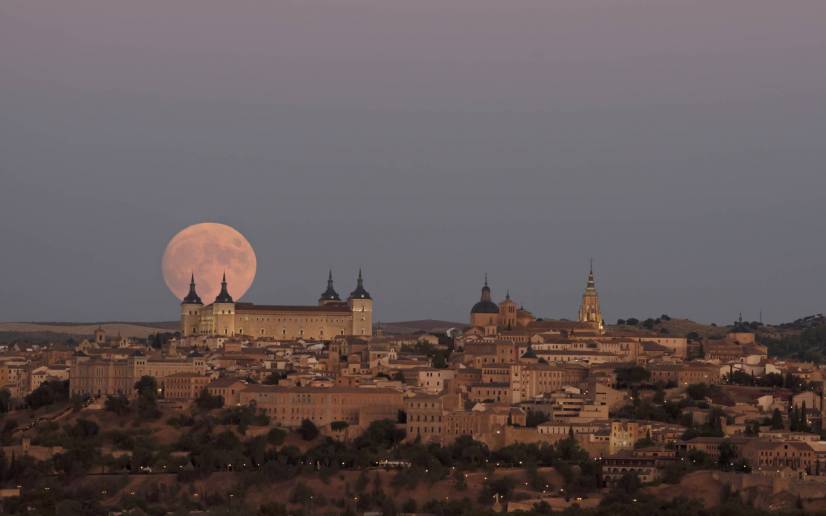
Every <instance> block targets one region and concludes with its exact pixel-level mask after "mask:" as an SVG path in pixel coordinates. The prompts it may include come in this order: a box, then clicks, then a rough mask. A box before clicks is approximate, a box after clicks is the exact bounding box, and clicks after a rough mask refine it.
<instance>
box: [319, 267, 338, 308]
mask: <svg viewBox="0 0 826 516" xmlns="http://www.w3.org/2000/svg"><path fill="white" fill-rule="evenodd" d="M319 301H341V298H340V297H339V296H338V292H336V289H334V288H333V270H332V269H330V274H329V275H328V276H327V290H325V291H324V292H322V293H321V297H320V298H319Z"/></svg>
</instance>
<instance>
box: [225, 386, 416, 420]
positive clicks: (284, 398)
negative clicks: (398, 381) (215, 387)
mask: <svg viewBox="0 0 826 516" xmlns="http://www.w3.org/2000/svg"><path fill="white" fill-rule="evenodd" d="M240 403H241V404H242V405H249V404H255V406H256V407H258V408H259V409H262V410H263V411H264V412H265V413H266V414H267V415H268V416H269V417H270V420H271V422H272V423H273V424H275V425H279V426H284V427H287V428H297V427H298V426H300V425H301V422H302V421H304V420H305V419H308V420H310V421H312V422H313V423H315V424H316V426H326V425H329V424H330V423H332V422H334V421H344V422H346V423H349V424H350V426H357V427H362V428H364V427H367V426H368V425H369V424H370V423H372V422H373V421H377V420H380V419H392V420H393V421H395V420H396V419H397V418H398V414H399V411H400V410H402V409H403V408H404V404H403V402H402V393H401V392H400V391H397V390H393V389H380V388H367V387H364V388H362V387H330V388H323V387H280V386H274V385H249V386H247V387H246V388H245V389H243V390H242V391H241V392H240Z"/></svg>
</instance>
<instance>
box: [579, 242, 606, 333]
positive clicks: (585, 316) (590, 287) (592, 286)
mask: <svg viewBox="0 0 826 516" xmlns="http://www.w3.org/2000/svg"><path fill="white" fill-rule="evenodd" d="M578 320H579V322H585V323H590V324H593V325H594V326H596V328H597V329H599V330H602V329H603V328H604V322H603V320H602V311H601V310H600V307H599V294H597V287H596V281H595V280H594V260H593V258H592V259H591V265H590V267H589V269H588V282H587V284H586V285H585V292H583V293H582V304H580V305H579V317H578Z"/></svg>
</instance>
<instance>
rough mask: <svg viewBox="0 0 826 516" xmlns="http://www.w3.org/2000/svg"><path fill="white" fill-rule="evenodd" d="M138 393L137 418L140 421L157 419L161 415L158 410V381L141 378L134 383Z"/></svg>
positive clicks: (150, 378) (146, 377)
mask: <svg viewBox="0 0 826 516" xmlns="http://www.w3.org/2000/svg"><path fill="white" fill-rule="evenodd" d="M135 390H136V391H138V416H139V417H140V418H141V419H157V418H158V417H160V415H161V411H160V410H158V390H159V389H158V381H157V380H155V378H154V377H152V376H146V375H144V376H141V378H140V380H138V381H137V382H135Z"/></svg>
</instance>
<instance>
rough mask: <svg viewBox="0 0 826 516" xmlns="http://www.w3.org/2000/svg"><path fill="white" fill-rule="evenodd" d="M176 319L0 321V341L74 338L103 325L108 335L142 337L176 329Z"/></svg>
mask: <svg viewBox="0 0 826 516" xmlns="http://www.w3.org/2000/svg"><path fill="white" fill-rule="evenodd" d="M178 326H179V323H178V322H158V323H141V322H100V323H67V322H4V323H0V341H3V342H10V341H15V340H23V339H25V340H28V341H37V342H39V341H53V342H59V341H63V340H66V339H68V338H69V337H72V338H75V339H77V338H78V337H80V338H85V337H89V336H91V335H93V334H94V333H95V330H96V329H97V328H98V327H101V328H103V330H104V331H106V333H107V335H109V336H112V337H114V336H116V335H120V336H122V337H130V338H139V339H144V338H146V337H147V336H149V335H152V334H155V333H164V332H173V331H177V329H178Z"/></svg>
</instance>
